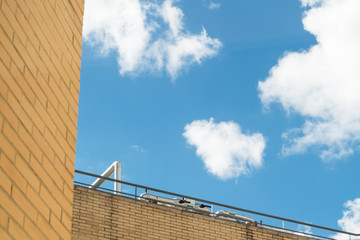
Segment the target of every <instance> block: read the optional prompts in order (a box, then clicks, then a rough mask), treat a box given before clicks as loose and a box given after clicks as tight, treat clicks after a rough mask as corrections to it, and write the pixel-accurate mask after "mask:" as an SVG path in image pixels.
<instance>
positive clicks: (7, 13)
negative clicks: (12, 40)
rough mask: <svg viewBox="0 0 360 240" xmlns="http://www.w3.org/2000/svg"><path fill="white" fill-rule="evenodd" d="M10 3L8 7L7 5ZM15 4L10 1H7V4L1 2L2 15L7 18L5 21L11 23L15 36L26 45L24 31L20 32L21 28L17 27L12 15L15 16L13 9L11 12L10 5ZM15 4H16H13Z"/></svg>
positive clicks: (17, 24)
mask: <svg viewBox="0 0 360 240" xmlns="http://www.w3.org/2000/svg"><path fill="white" fill-rule="evenodd" d="M9 3H10V5H9ZM13 3H15V2H14V1H12V0H9V1H7V2H3V3H2V4H1V10H3V13H4V15H5V17H6V18H7V20H8V21H9V22H10V23H11V26H12V28H13V29H14V32H16V34H17V35H18V36H19V39H20V41H21V42H22V43H23V44H25V43H26V36H25V33H24V31H23V30H22V28H21V26H20V25H19V23H18V22H17V20H16V18H15V16H14V14H15V9H13V11H11V7H12V6H11V5H12V4H13ZM15 4H16V3H15Z"/></svg>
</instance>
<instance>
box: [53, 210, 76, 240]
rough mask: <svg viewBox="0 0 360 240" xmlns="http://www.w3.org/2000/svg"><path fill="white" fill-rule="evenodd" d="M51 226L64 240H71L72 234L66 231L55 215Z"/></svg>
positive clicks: (68, 230)
mask: <svg viewBox="0 0 360 240" xmlns="http://www.w3.org/2000/svg"><path fill="white" fill-rule="evenodd" d="M50 224H51V225H52V226H53V227H54V229H55V231H56V232H57V233H58V234H59V235H60V236H62V237H63V238H64V239H70V238H71V233H70V231H71V230H70V229H66V228H65V227H64V225H63V224H62V223H61V221H60V220H59V219H58V218H57V217H56V216H54V215H51V217H50Z"/></svg>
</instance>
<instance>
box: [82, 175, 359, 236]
mask: <svg viewBox="0 0 360 240" xmlns="http://www.w3.org/2000/svg"><path fill="white" fill-rule="evenodd" d="M75 172H76V173H79V174H83V175H87V176H91V177H96V178H103V179H105V180H109V181H112V182H118V183H122V184H126V185H129V186H133V187H136V188H142V189H145V191H147V190H150V191H155V192H159V193H164V194H168V195H173V196H177V197H182V198H190V199H193V200H195V201H199V202H204V203H208V204H213V205H216V206H219V207H224V208H229V209H234V210H238V211H241V212H247V213H251V214H255V215H259V216H263V217H268V218H273V219H278V220H282V221H286V222H291V223H296V224H300V225H305V226H309V227H313V228H317V229H322V230H327V231H331V232H336V233H343V234H347V235H351V236H360V233H351V232H347V231H342V230H338V229H334V228H329V227H324V226H320V225H315V224H311V223H306V222H301V221H297V220H293V219H289V218H284V217H279V216H275V215H271V214H266V213H262V212H257V211H253V210H248V209H244V208H239V207H235V206H231V205H227V204H222V203H217V202H213V201H208V200H204V199H201V198H195V197H192V196H187V195H182V194H179V193H173V192H169V191H164V190H161V189H157V188H152V187H148V186H144V185H139V184H135V183H130V182H126V181H122V180H115V179H112V178H108V177H103V176H100V175H97V174H93V173H88V172H84V171H80V170H75ZM290 231H293V230H290ZM309 235H311V234H309ZM322 238H325V237H322ZM328 239H329V238H328ZM330 239H331V238H330Z"/></svg>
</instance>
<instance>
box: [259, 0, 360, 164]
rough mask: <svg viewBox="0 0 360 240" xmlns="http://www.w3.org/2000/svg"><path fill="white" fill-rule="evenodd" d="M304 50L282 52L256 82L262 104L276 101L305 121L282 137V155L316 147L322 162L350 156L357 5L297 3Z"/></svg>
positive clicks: (358, 80)
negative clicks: (301, 9) (306, 39)
mask: <svg viewBox="0 0 360 240" xmlns="http://www.w3.org/2000/svg"><path fill="white" fill-rule="evenodd" d="M302 4H303V5H304V6H309V7H310V9H309V10H307V11H306V12H305V15H304V19H303V23H304V28H305V30H307V31H309V32H310V33H312V34H313V35H315V36H316V39H317V42H318V43H317V44H316V45H315V46H312V47H311V48H310V49H309V50H306V51H300V52H287V53H285V55H284V56H283V57H282V58H281V59H280V60H279V62H278V64H277V65H276V66H274V67H273V68H272V69H271V71H270V74H269V76H268V78H267V79H266V80H265V81H264V82H259V90H260V98H261V100H262V102H263V104H264V105H265V106H268V105H269V104H270V103H273V102H277V103H280V104H281V105H282V106H283V107H284V109H286V111H288V112H295V113H298V114H300V115H301V116H303V117H304V118H305V123H304V125H303V126H302V128H298V129H291V130H290V131H288V132H286V133H284V135H283V136H284V138H285V140H287V142H286V144H285V145H284V146H283V151H282V152H283V153H284V154H285V155H286V154H294V153H303V152H305V151H306V150H308V149H309V148H310V147H312V146H317V147H320V149H321V153H320V157H321V158H322V159H323V160H330V159H333V158H341V157H344V156H347V155H349V154H352V153H353V152H354V149H355V146H358V143H359V140H360V111H359V106H360V1H359V0H302Z"/></svg>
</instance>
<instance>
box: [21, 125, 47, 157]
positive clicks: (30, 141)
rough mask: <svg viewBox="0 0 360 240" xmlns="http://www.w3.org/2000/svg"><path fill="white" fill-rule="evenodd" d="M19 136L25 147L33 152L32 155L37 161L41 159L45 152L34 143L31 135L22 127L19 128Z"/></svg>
mask: <svg viewBox="0 0 360 240" xmlns="http://www.w3.org/2000/svg"><path fill="white" fill-rule="evenodd" d="M18 134H19V136H20V138H21V139H22V140H23V141H24V143H25V145H26V146H27V147H28V149H29V150H30V151H31V154H32V155H34V156H35V157H36V158H37V159H41V158H42V155H43V152H42V151H41V149H40V148H39V146H38V145H37V143H36V142H35V141H34V139H33V137H32V136H31V133H29V132H28V131H27V130H26V129H25V128H24V127H23V126H22V125H20V126H19V130H18Z"/></svg>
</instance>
